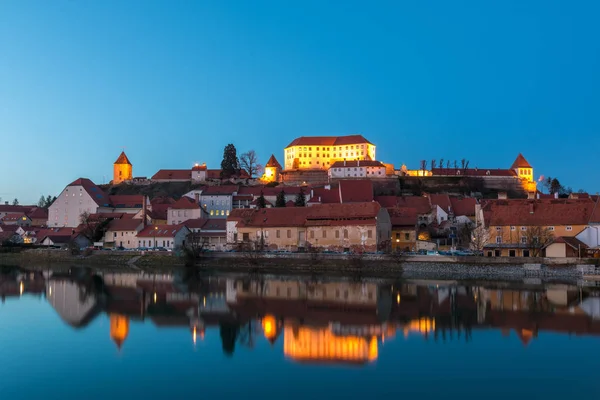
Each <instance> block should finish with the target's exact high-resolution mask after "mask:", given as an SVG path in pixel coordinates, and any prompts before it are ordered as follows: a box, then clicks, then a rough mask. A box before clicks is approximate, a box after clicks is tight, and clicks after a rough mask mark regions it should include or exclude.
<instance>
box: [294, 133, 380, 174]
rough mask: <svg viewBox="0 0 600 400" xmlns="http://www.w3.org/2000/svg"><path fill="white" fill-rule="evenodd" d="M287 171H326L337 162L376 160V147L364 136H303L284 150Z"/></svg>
mask: <svg viewBox="0 0 600 400" xmlns="http://www.w3.org/2000/svg"><path fill="white" fill-rule="evenodd" d="M284 157H285V169H286V170H294V169H324V170H327V169H329V167H330V166H331V165H332V164H333V163H334V162H336V161H344V160H346V161H354V160H375V159H376V158H375V145H374V144H373V143H371V142H369V141H368V140H367V139H365V138H364V137H363V136H362V135H349V136H302V137H299V138H297V139H295V140H294V141H293V142H292V143H290V144H289V145H288V146H287V147H286V148H285V150H284Z"/></svg>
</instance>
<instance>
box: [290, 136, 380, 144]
mask: <svg viewBox="0 0 600 400" xmlns="http://www.w3.org/2000/svg"><path fill="white" fill-rule="evenodd" d="M362 143H368V144H372V143H371V142H369V141H368V140H367V139H365V138H364V137H363V136H362V135H348V136H302V137H299V138H297V139H294V141H292V143H290V144H289V145H287V146H286V147H292V146H345V145H348V144H362Z"/></svg>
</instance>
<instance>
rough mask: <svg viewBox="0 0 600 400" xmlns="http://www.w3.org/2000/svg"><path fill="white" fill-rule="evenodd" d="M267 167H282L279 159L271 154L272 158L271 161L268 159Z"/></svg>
mask: <svg viewBox="0 0 600 400" xmlns="http://www.w3.org/2000/svg"><path fill="white" fill-rule="evenodd" d="M265 167H276V168H279V169H281V164H279V161H277V159H276V158H275V155H274V154H271V158H269V161H267V165H265Z"/></svg>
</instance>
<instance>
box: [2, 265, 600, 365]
mask: <svg viewBox="0 0 600 400" xmlns="http://www.w3.org/2000/svg"><path fill="white" fill-rule="evenodd" d="M0 295H1V297H2V303H3V304H4V303H5V302H6V300H7V299H15V300H16V299H19V298H21V297H24V296H36V297H40V298H43V299H45V301H46V302H47V303H48V304H49V305H50V306H51V307H52V309H53V310H54V311H55V312H56V313H57V315H58V316H59V318H60V320H61V321H62V322H63V323H64V324H66V325H68V326H70V327H72V328H73V329H75V330H80V331H81V334H82V335H83V334H85V330H83V329H82V328H85V327H86V326H88V325H89V324H90V323H91V322H92V321H94V320H95V319H96V318H98V317H99V316H101V315H105V316H106V318H107V319H108V321H109V324H108V328H107V335H108V337H109V338H110V339H111V340H112V341H113V342H114V344H115V346H116V348H117V349H118V351H119V352H122V351H125V350H126V348H127V343H128V341H133V340H136V337H135V335H133V334H132V333H131V326H132V324H137V323H150V324H153V325H154V326H155V327H156V328H158V331H157V332H158V333H157V334H158V335H160V332H161V329H166V328H171V329H183V330H187V331H188V332H189V340H190V343H192V344H193V346H194V347H195V346H196V345H197V344H198V342H202V341H204V340H205V338H206V336H207V335H214V336H218V337H219V340H220V342H221V345H222V351H223V353H224V354H225V355H227V356H234V354H235V351H236V348H237V347H239V346H243V347H245V348H250V349H252V348H254V347H255V346H256V344H257V343H258V342H260V341H266V342H268V343H269V344H270V345H271V346H274V345H275V344H279V345H281V348H282V352H283V356H284V358H285V359H286V360H287V361H288V362H294V363H299V364H306V363H308V364H338V365H356V366H363V365H368V364H371V363H374V362H376V361H377V360H378V358H379V357H380V356H381V354H382V353H384V352H385V349H384V346H383V344H384V343H386V342H388V341H395V340H408V339H410V338H412V337H420V338H422V339H423V340H426V341H435V342H439V343H442V344H443V343H445V342H449V341H454V340H460V341H464V342H466V343H469V342H471V341H473V340H474V338H473V335H474V333H476V332H477V331H483V330H489V329H492V330H497V331H499V332H500V333H501V334H502V335H503V336H509V335H510V334H511V332H512V333H514V334H515V335H516V337H518V339H519V340H520V341H521V343H522V344H523V346H525V347H527V346H530V345H531V343H532V342H534V341H535V340H536V338H537V337H538V335H539V334H540V333H544V332H549V333H558V334H567V335H589V336H600V291H598V290H597V289H594V288H582V287H577V286H576V285H563V284H552V285H545V286H544V285H540V284H537V285H535V284H534V285H531V284H529V285H527V284H524V283H518V284H511V285H509V284H507V283H505V282H488V283H485V284H483V285H470V284H465V283H460V282H433V281H387V280H366V279H363V280H361V281H358V282H357V281H355V280H353V279H343V278H327V277H320V278H319V279H314V277H313V278H310V277H284V276H269V277H265V276H256V275H252V276H250V275H228V276H219V275H212V276H195V277H192V278H190V277H185V276H182V275H180V274H177V273H175V274H167V273H165V274H151V273H145V272H107V271H102V270H91V269H77V268H76V269H73V270H71V271H69V272H59V271H56V272H53V271H51V270H47V271H39V270H38V271H33V270H32V271H27V270H19V269H11V270H6V269H4V270H3V273H2V275H1V276H0ZM7 329H10V328H9V327H8V328H7Z"/></svg>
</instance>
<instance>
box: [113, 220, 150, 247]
mask: <svg viewBox="0 0 600 400" xmlns="http://www.w3.org/2000/svg"><path fill="white" fill-rule="evenodd" d="M143 228H144V224H143V220H141V219H133V218H122V219H115V220H112V221H111V222H110V223H109V224H108V227H107V229H106V233H105V234H104V247H124V248H126V249H134V248H136V247H137V234H138V233H139V232H140V231H141V230H142V229H143Z"/></svg>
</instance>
